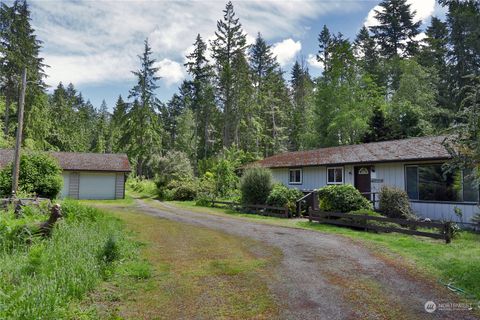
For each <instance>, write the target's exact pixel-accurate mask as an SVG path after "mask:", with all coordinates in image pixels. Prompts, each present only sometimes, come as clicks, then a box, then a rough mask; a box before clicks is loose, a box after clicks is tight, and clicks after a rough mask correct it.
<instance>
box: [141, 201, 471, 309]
mask: <svg viewBox="0 0 480 320" xmlns="http://www.w3.org/2000/svg"><path fill="white" fill-rule="evenodd" d="M136 209H138V210H139V211H141V212H144V213H146V214H149V215H154V216H158V217H161V218H166V219H170V220H174V221H178V222H182V223H188V224H193V225H197V226H202V227H207V228H212V229H216V230H221V231H223V232H226V233H229V234H233V235H236V236H241V237H248V238H251V239H254V240H258V241H261V242H263V243H265V244H267V245H270V246H274V247H278V248H280V249H281V250H282V253H283V258H282V260H281V262H280V263H279V264H278V265H277V266H275V267H274V268H275V270H274V274H275V276H274V277H273V278H272V279H271V281H269V282H270V284H269V286H270V289H271V290H272V292H273V293H274V295H275V297H276V299H277V301H278V302H279V303H280V304H281V305H282V306H283V308H282V309H283V311H282V317H283V318H285V319H392V318H395V319H479V318H477V317H476V316H475V315H473V314H471V313H470V312H467V311H440V310H436V311H435V312H433V313H427V312H426V311H425V308H424V306H425V303H426V302H427V301H436V302H437V304H438V303H439V302H440V303H453V302H458V301H457V300H458V298H457V297H456V296H455V295H453V294H451V293H450V292H448V290H446V289H445V288H443V287H442V286H439V285H438V284H436V283H435V282H434V281H432V280H430V279H425V278H424V277H421V276H419V275H415V274H412V272H411V271H409V270H408V269H407V268H403V267H402V266H399V264H398V263H395V261H394V259H391V260H390V259H386V258H384V257H380V256H379V255H375V253H374V252H372V251H371V250H369V249H367V248H365V247H364V246H361V245H359V244H356V243H354V242H353V241H351V240H349V239H347V238H345V237H341V236H336V235H332V234H325V233H320V232H316V231H309V230H302V229H293V228H287V227H281V226H275V225H269V224H265V223H257V222H253V221H251V220H248V219H241V218H237V217H228V216H222V215H211V214H206V213H198V212H192V211H188V210H185V209H180V208H178V207H173V206H170V205H168V204H164V203H160V202H158V204H156V205H155V206H152V205H149V204H147V203H146V202H144V201H141V200H138V201H137V205H136ZM252 250H258V248H252ZM258 254H261V252H259V253H258Z"/></svg>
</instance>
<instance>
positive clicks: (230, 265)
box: [83, 201, 281, 319]
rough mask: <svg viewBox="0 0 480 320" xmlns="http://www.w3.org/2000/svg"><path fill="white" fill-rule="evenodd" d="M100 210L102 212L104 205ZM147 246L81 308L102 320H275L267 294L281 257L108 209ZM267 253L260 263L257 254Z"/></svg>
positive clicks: (243, 242) (239, 241) (203, 231)
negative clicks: (253, 251)
mask: <svg viewBox="0 0 480 320" xmlns="http://www.w3.org/2000/svg"><path fill="white" fill-rule="evenodd" d="M96 205H98V206H102V203H101V202H100V201H99V202H98V203H97V204H96ZM105 208H106V209H107V210H109V211H111V213H112V214H113V215H115V216H116V217H118V218H119V219H121V220H122V221H124V223H125V225H126V226H127V227H128V229H130V230H131V231H132V232H134V234H135V238H136V239H137V240H138V241H141V243H144V244H145V245H144V246H143V247H142V249H141V258H142V259H141V260H138V261H136V262H134V263H128V264H126V265H125V266H126V267H127V269H126V270H124V271H123V270H121V271H120V274H119V275H117V276H115V277H114V278H113V279H112V281H110V282H108V283H106V284H105V285H104V286H102V287H100V288H99V289H98V290H96V291H95V293H94V294H92V295H91V296H90V298H89V300H88V301H86V302H85V303H84V305H85V307H84V308H83V309H84V310H90V309H93V310H94V311H92V312H93V313H94V314H97V315H98V316H99V318H101V319H105V318H106V319H157V318H159V317H160V318H162V319H192V318H202V319H219V318H220V319H252V318H254V319H272V318H277V317H278V310H279V307H278V306H277V303H276V300H275V298H274V297H273V296H272V294H271V293H270V291H269V289H268V285H267V284H268V280H269V277H271V275H270V266H272V265H275V264H276V263H278V262H279V257H280V255H281V253H280V252H279V251H278V250H277V249H275V248H271V247H267V246H263V245H262V244H260V243H257V242H254V241H252V240H249V239H245V238H240V237H235V236H231V235H228V234H225V233H222V232H218V231H215V230H210V229H207V228H201V227H196V226H191V225H188V224H182V223H178V222H174V221H170V220H167V219H158V218H156V217H152V216H148V215H145V214H142V213H137V212H136V211H135V208H132V207H127V208H124V209H121V208H114V207H108V206H106V207H105ZM258 246H263V247H264V250H262V251H263V252H264V253H265V255H263V254H262V256H261V257H257V256H256V255H255V254H254V253H252V250H251V248H252V247H258Z"/></svg>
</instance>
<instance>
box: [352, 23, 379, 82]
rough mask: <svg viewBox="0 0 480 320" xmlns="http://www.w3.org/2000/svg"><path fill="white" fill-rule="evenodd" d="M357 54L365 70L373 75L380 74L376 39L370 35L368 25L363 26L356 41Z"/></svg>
mask: <svg viewBox="0 0 480 320" xmlns="http://www.w3.org/2000/svg"><path fill="white" fill-rule="evenodd" d="M354 50H355V56H356V58H357V60H358V61H359V64H360V66H361V67H362V69H363V70H364V72H366V73H368V74H370V75H371V76H372V77H376V78H378V76H379V70H378V68H379V57H378V54H377V51H376V44H375V40H374V39H373V38H372V37H371V36H370V33H369V31H368V29H367V27H365V26H363V27H362V28H361V29H360V31H359V32H358V34H357V37H356V39H355V41H354Z"/></svg>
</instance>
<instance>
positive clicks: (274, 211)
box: [211, 200, 291, 218]
mask: <svg viewBox="0 0 480 320" xmlns="http://www.w3.org/2000/svg"><path fill="white" fill-rule="evenodd" d="M218 204H223V205H227V206H230V207H232V208H234V209H243V210H246V211H248V212H253V213H255V214H260V215H264V216H270V217H278V218H290V216H291V215H290V212H289V210H288V208H286V207H275V206H269V205H263V204H241V203H237V202H230V201H217V200H212V201H211V205H212V207H215V205H218Z"/></svg>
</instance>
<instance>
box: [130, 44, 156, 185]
mask: <svg viewBox="0 0 480 320" xmlns="http://www.w3.org/2000/svg"><path fill="white" fill-rule="evenodd" d="M138 58H139V59H140V69H139V70H137V71H133V72H132V73H133V74H134V75H135V77H136V78H137V83H136V84H135V86H134V87H133V88H132V89H131V90H130V94H129V99H133V102H132V103H131V104H130V105H129V108H128V109H127V113H126V121H125V123H124V127H123V137H122V139H121V145H122V147H124V149H125V150H126V151H127V154H128V155H129V157H130V160H131V161H132V162H133V164H134V166H135V170H136V174H137V176H151V174H152V173H151V172H150V170H149V168H148V163H149V161H150V160H151V158H152V156H153V155H154V154H158V153H160V151H161V150H160V149H161V137H162V129H161V126H160V122H159V117H158V114H157V112H156V109H157V107H158V104H159V103H158V100H157V98H156V96H155V90H156V89H158V85H157V81H158V80H159V79H160V77H158V76H157V75H156V74H157V71H158V68H157V67H155V66H154V64H155V62H156V60H155V59H153V58H152V50H151V48H150V45H149V44H148V40H145V44H144V51H143V54H142V55H140V56H138Z"/></svg>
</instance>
